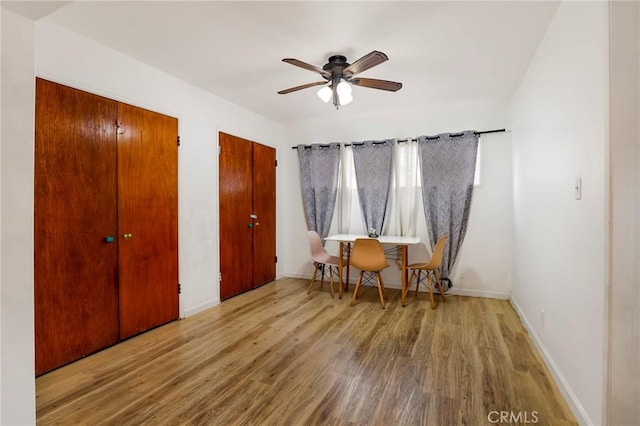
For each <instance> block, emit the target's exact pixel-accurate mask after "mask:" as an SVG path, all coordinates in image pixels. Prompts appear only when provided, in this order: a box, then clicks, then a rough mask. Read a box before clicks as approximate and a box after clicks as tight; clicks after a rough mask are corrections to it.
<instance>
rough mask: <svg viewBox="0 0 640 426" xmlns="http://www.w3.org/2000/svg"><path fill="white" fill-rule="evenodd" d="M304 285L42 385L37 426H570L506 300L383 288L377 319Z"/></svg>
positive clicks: (372, 303)
mask: <svg viewBox="0 0 640 426" xmlns="http://www.w3.org/2000/svg"><path fill="white" fill-rule="evenodd" d="M307 284H308V281H306V280H299V279H292V278H285V279H281V280H278V281H275V282H273V283H270V284H267V285H265V286H263V287H260V288H258V289H256V290H254V291H251V292H249V293H245V294H242V295H240V296H237V297H235V298H232V299H230V300H227V301H225V302H223V303H222V304H220V305H219V306H216V307H214V308H211V309H209V310H207V311H205V312H202V313H200V314H197V315H194V316H192V317H189V318H187V319H185V320H181V321H176V322H174V323H171V324H168V325H165V326H163V327H160V328H157V329H155V330H152V331H150V332H147V333H145V334H143V335H140V336H137V337H135V338H132V339H129V340H127V341H125V342H123V343H121V344H119V345H117V346H114V347H112V348H109V349H106V350H104V351H102V352H99V353H97V354H95V355H92V356H90V357H87V358H85V359H82V360H80V361H78V362H76V363H74V364H71V365H68V366H66V367H63V368H60V369H58V370H55V371H53V372H51V373H48V374H46V375H44V376H41V377H39V378H38V379H37V380H36V405H37V421H38V424H42V425H47V424H65V425H66V424H68V425H79V424H91V425H95V424H113V425H139V424H149V425H165V424H170V425H173V424H198V425H310V424H327V425H439V426H442V425H458V424H469V425H485V424H491V422H490V421H489V420H490V419H489V418H488V416H489V415H490V413H491V412H492V411H497V412H500V411H507V412H510V413H513V415H514V416H518V415H519V416H520V417H519V419H520V422H512V424H514V423H520V424H524V423H532V420H533V419H534V417H535V419H537V420H538V421H537V423H538V424H553V425H563V424H567V425H569V424H577V423H576V421H575V418H574V417H573V416H572V414H571V412H570V410H569V408H568V407H567V405H566V403H565V402H564V401H563V399H562V397H561V396H560V393H559V392H558V390H557V388H556V386H555V384H554V382H553V381H552V379H551V375H550V373H549V372H548V371H547V369H546V367H545V366H544V364H543V363H542V361H541V360H540V357H539V355H538V354H537V352H536V350H535V349H534V347H533V345H532V343H531V342H530V340H529V337H528V335H527V333H526V332H525V331H524V329H523V328H522V325H521V324H520V321H519V319H518V316H517V314H516V313H515V312H514V311H513V309H512V308H511V306H510V305H509V303H508V302H507V301H504V300H495V299H481V298H471V297H458V296H450V297H448V298H447V302H446V303H445V304H439V305H438V307H437V308H436V309H435V310H431V309H430V307H429V301H428V297H427V296H426V295H425V294H424V293H421V294H420V296H419V298H418V299H417V300H416V299H415V298H414V296H413V295H412V294H411V295H410V296H408V302H409V305H408V306H406V307H405V308H403V307H401V306H400V293H399V291H396V290H392V289H387V296H388V298H389V300H388V304H387V309H385V310H382V309H381V307H380V302H379V300H378V295H377V291H376V290H375V289H369V290H367V289H365V291H364V292H363V293H362V295H361V297H360V298H359V303H358V304H356V305H355V306H353V307H350V306H349V301H350V297H349V295H345V297H344V298H343V299H342V300H340V299H338V298H337V297H336V298H335V299H331V297H330V296H329V290H328V285H327V284H325V286H324V289H323V290H319V289H318V288H317V287H316V290H314V291H313V292H312V293H311V294H310V295H307V291H306V290H307ZM534 412H535V413H534ZM491 415H492V417H491V419H493V420H495V419H497V418H498V417H497V416H499V413H497V414H491ZM525 420H529V421H528V422H526V421H525Z"/></svg>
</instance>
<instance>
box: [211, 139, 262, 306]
mask: <svg viewBox="0 0 640 426" xmlns="http://www.w3.org/2000/svg"><path fill="white" fill-rule="evenodd" d="M218 143H219V146H220V155H219V166H218V170H219V200H220V273H221V275H222V281H221V282H220V299H221V300H224V299H227V298H229V297H231V296H235V295H237V294H240V293H242V292H244V291H246V290H249V289H252V288H253V226H254V224H253V222H254V221H253V220H252V219H251V214H253V193H252V187H253V184H252V167H253V166H252V164H253V160H252V150H253V148H252V143H251V142H250V141H247V140H245V139H242V138H238V137H235V136H231V135H228V134H226V133H222V132H221V133H219V136H218Z"/></svg>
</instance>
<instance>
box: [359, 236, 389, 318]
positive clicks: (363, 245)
mask: <svg viewBox="0 0 640 426" xmlns="http://www.w3.org/2000/svg"><path fill="white" fill-rule="evenodd" d="M351 266H353V267H354V268H357V269H360V275H358V281H357V282H356V288H355V289H354V290H353V296H352V298H351V306H353V304H354V303H355V301H356V298H357V297H358V290H360V286H361V285H362V278H363V275H364V273H365V272H371V273H373V274H375V277H376V282H377V284H378V294H379V295H380V304H382V309H384V299H385V296H384V284H383V283H382V277H381V276H380V271H381V270H383V269H384V268H386V267H387V266H389V264H388V263H387V258H386V257H385V255H384V250H383V249H382V245H381V244H380V241H378V240H377V239H375V238H358V239H356V241H355V242H354V243H353V250H352V251H351Z"/></svg>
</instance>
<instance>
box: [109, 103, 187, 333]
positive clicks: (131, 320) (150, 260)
mask: <svg viewBox="0 0 640 426" xmlns="http://www.w3.org/2000/svg"><path fill="white" fill-rule="evenodd" d="M177 139H178V120H177V119H175V118H173V117H168V116H166V115H162V114H158V113H155V112H152V111H148V110H145V109H142V108H138V107H134V106H131V105H127V104H122V103H119V104H118V234H119V241H120V250H119V253H118V270H119V282H120V338H121V339H125V338H127V337H130V336H133V335H135V334H138V333H140V332H142V331H145V330H148V329H150V328H152V327H155V326H157V325H160V324H164V323H166V322H169V321H172V320H175V319H177V318H178V144H177Z"/></svg>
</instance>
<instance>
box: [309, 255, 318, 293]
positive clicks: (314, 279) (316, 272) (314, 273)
mask: <svg viewBox="0 0 640 426" xmlns="http://www.w3.org/2000/svg"><path fill="white" fill-rule="evenodd" d="M313 265H314V266H315V267H316V268H315V269H314V270H313V277H311V282H310V283H309V290H308V291H307V294H311V289H312V288H313V283H314V282H315V281H316V275H317V274H318V269H319V268H320V266H319V265H318V264H317V263H316V262H313Z"/></svg>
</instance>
